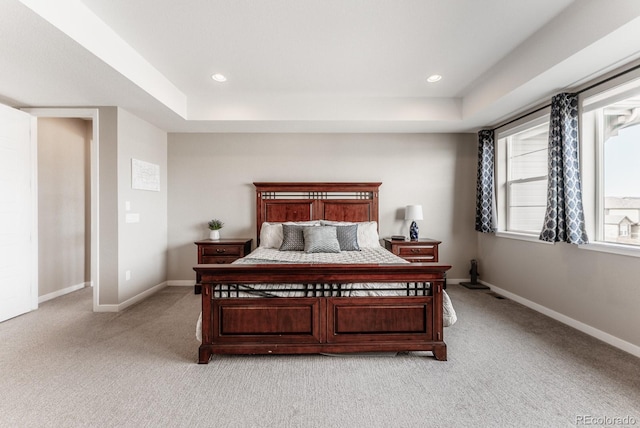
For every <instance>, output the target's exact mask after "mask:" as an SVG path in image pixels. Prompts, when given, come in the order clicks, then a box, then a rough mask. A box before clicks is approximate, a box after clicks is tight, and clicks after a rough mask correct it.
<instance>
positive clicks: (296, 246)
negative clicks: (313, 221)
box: [280, 224, 320, 251]
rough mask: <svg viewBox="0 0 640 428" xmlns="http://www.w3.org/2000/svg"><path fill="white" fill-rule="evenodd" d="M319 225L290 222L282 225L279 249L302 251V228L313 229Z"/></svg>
mask: <svg viewBox="0 0 640 428" xmlns="http://www.w3.org/2000/svg"><path fill="white" fill-rule="evenodd" d="M316 227H317V228H318V229H319V228H320V226H296V225H292V224H283V225H282V245H280V251H303V250H304V235H303V233H302V231H303V230H304V229H315V228H316Z"/></svg>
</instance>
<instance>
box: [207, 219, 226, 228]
mask: <svg viewBox="0 0 640 428" xmlns="http://www.w3.org/2000/svg"><path fill="white" fill-rule="evenodd" d="M222 226H224V223H223V222H222V221H220V220H218V219H216V218H214V219H213V220H211V221H210V222H209V229H211V230H220V229H222Z"/></svg>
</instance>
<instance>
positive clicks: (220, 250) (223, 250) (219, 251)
mask: <svg viewBox="0 0 640 428" xmlns="http://www.w3.org/2000/svg"><path fill="white" fill-rule="evenodd" d="M226 251H227V250H225V249H224V248H216V253H218V254H222V253H224V252H226Z"/></svg>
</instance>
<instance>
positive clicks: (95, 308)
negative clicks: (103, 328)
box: [93, 281, 167, 312]
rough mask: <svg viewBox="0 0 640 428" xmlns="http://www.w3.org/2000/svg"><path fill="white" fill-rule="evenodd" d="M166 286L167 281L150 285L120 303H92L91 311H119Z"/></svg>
mask: <svg viewBox="0 0 640 428" xmlns="http://www.w3.org/2000/svg"><path fill="white" fill-rule="evenodd" d="M166 286H167V282H166V281H165V282H161V283H160V284H158V285H156V286H154V287H151V288H150V289H148V290H145V291H143V292H142V293H140V294H137V295H135V296H133V297H131V298H129V299H127V300H125V301H124V302H122V303H119V304H116V305H94V306H93V311H94V312H120V311H122V310H124V309H126V308H128V307H129V306H132V305H135V304H136V303H138V302H141V301H143V300H144V299H146V298H147V297H149V296H151V295H152V294H155V293H157V292H158V291H160V290H162V289H163V288H165V287H166Z"/></svg>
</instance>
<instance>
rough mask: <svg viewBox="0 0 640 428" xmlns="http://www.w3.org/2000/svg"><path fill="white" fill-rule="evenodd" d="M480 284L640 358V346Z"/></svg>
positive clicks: (494, 287)
mask: <svg viewBox="0 0 640 428" xmlns="http://www.w3.org/2000/svg"><path fill="white" fill-rule="evenodd" d="M480 283H482V284H484V285H486V286H488V287H489V288H490V289H491V291H494V292H496V293H498V294H500V295H502V296H504V297H506V298H508V299H511V300H513V301H514V302H518V303H520V304H521V305H524V306H526V307H528V308H530V309H533V310H534V311H536V312H540V313H541V314H544V315H546V316H548V317H549V318H553V319H554V320H556V321H560V322H561V323H563V324H566V325H568V326H570V327H573V328H575V329H576V330H580V331H581V332H583V333H586V334H588V335H589V336H592V337H595V338H596V339H598V340H601V341H603V342H605V343H608V344H609V345H611V346H615V347H616V348H618V349H622V350H623V351H625V352H628V353H630V354H631V355H635V356H636V357H639V358H640V346H637V345H634V344H633V343H630V342H627V341H626V340H622V339H620V338H619V337H616V336H613V335H611V334H609V333H605V332H604V331H602V330H598V329H597V328H595V327H592V326H590V325H588V324H585V323H583V322H581V321H578V320H575V319H573V318H570V317H568V316H566V315H564V314H561V313H560V312H556V311H554V310H553V309H549V308H547V307H546V306H542V305H540V304H538V303H536V302H532V301H531V300H528V299H525V298H524V297H521V296H518V295H517V294H514V293H511V292H510V291H507V290H503V289H502V288H500V287H496V286H495V285H492V284H489V283H488V282H486V281H480Z"/></svg>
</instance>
